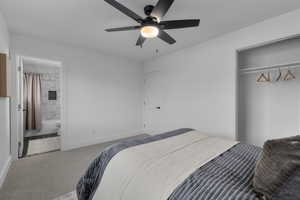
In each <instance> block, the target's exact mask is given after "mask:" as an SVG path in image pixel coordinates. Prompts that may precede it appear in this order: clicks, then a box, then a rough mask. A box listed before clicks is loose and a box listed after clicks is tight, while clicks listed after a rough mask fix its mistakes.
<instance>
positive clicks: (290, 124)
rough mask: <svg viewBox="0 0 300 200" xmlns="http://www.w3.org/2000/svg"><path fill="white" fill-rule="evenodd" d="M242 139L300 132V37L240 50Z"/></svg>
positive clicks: (259, 140) (259, 141)
mask: <svg viewBox="0 0 300 200" xmlns="http://www.w3.org/2000/svg"><path fill="white" fill-rule="evenodd" d="M238 72H239V74H238V136H237V138H238V140H239V141H242V142H245V143H249V144H254V145H257V146H262V145H263V144H264V142H265V141H266V140H269V139H276V138H284V137H289V136H295V135H297V134H300V37H299V36H297V37H293V38H289V39H285V40H281V41H278V42H274V43H271V44H266V45H263V46H259V47H255V48H251V49H247V50H242V51H239V52H238Z"/></svg>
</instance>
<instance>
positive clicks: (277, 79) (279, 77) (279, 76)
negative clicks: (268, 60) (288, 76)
mask: <svg viewBox="0 0 300 200" xmlns="http://www.w3.org/2000/svg"><path fill="white" fill-rule="evenodd" d="M278 72H279V74H278V77H277V78H276V81H277V82H278V81H280V80H281V77H282V72H281V69H280V68H278Z"/></svg>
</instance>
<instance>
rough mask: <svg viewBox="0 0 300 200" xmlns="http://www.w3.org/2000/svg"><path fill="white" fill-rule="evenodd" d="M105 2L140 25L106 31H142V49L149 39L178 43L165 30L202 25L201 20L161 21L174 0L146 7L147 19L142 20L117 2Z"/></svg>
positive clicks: (163, 0) (140, 44) (160, 1)
mask: <svg viewBox="0 0 300 200" xmlns="http://www.w3.org/2000/svg"><path fill="white" fill-rule="evenodd" d="M104 1H106V2H107V3H109V4H110V5H112V6H113V7H115V8H116V9H118V10H119V11H121V12H122V13H124V14H125V15H127V16H128V17H130V18H132V19H134V20H135V21H136V22H138V23H139V24H140V25H138V26H127V27H121V28H111V29H106V30H105V31H107V32H115V31H132V30H140V36H139V38H138V40H137V42H136V46H141V47H142V46H143V44H144V42H145V41H146V39H147V38H155V37H159V38H160V39H162V40H163V41H165V42H167V43H168V44H174V43H176V40H175V39H174V38H172V37H171V36H170V35H169V34H168V33H167V32H166V31H165V30H169V29H180V28H189V27H196V26H199V23H200V20H199V19H186V20H172V21H161V19H162V18H163V17H164V16H165V14H166V13H167V12H168V10H169V8H170V7H171V5H172V4H173V2H174V0H159V1H158V3H157V4H156V5H155V6H153V5H147V6H145V8H144V13H145V15H146V16H147V17H146V18H142V17H141V16H139V15H137V14H136V13H135V12H133V11H131V10H130V9H128V8H126V7H125V6H123V5H122V4H120V3H119V2H117V1H115V0H104Z"/></svg>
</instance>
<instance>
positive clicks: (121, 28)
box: [105, 26, 141, 32]
mask: <svg viewBox="0 0 300 200" xmlns="http://www.w3.org/2000/svg"><path fill="white" fill-rule="evenodd" d="M140 28H141V26H127V27H120V28H109V29H105V31H107V32H115V31H133V30H137V29H140Z"/></svg>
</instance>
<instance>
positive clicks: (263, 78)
mask: <svg viewBox="0 0 300 200" xmlns="http://www.w3.org/2000/svg"><path fill="white" fill-rule="evenodd" d="M270 81H271V77H270V72H268V75H267V76H266V75H265V74H264V73H261V74H260V76H259V77H258V78H257V80H256V82H258V83H259V82H260V83H263V82H270Z"/></svg>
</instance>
